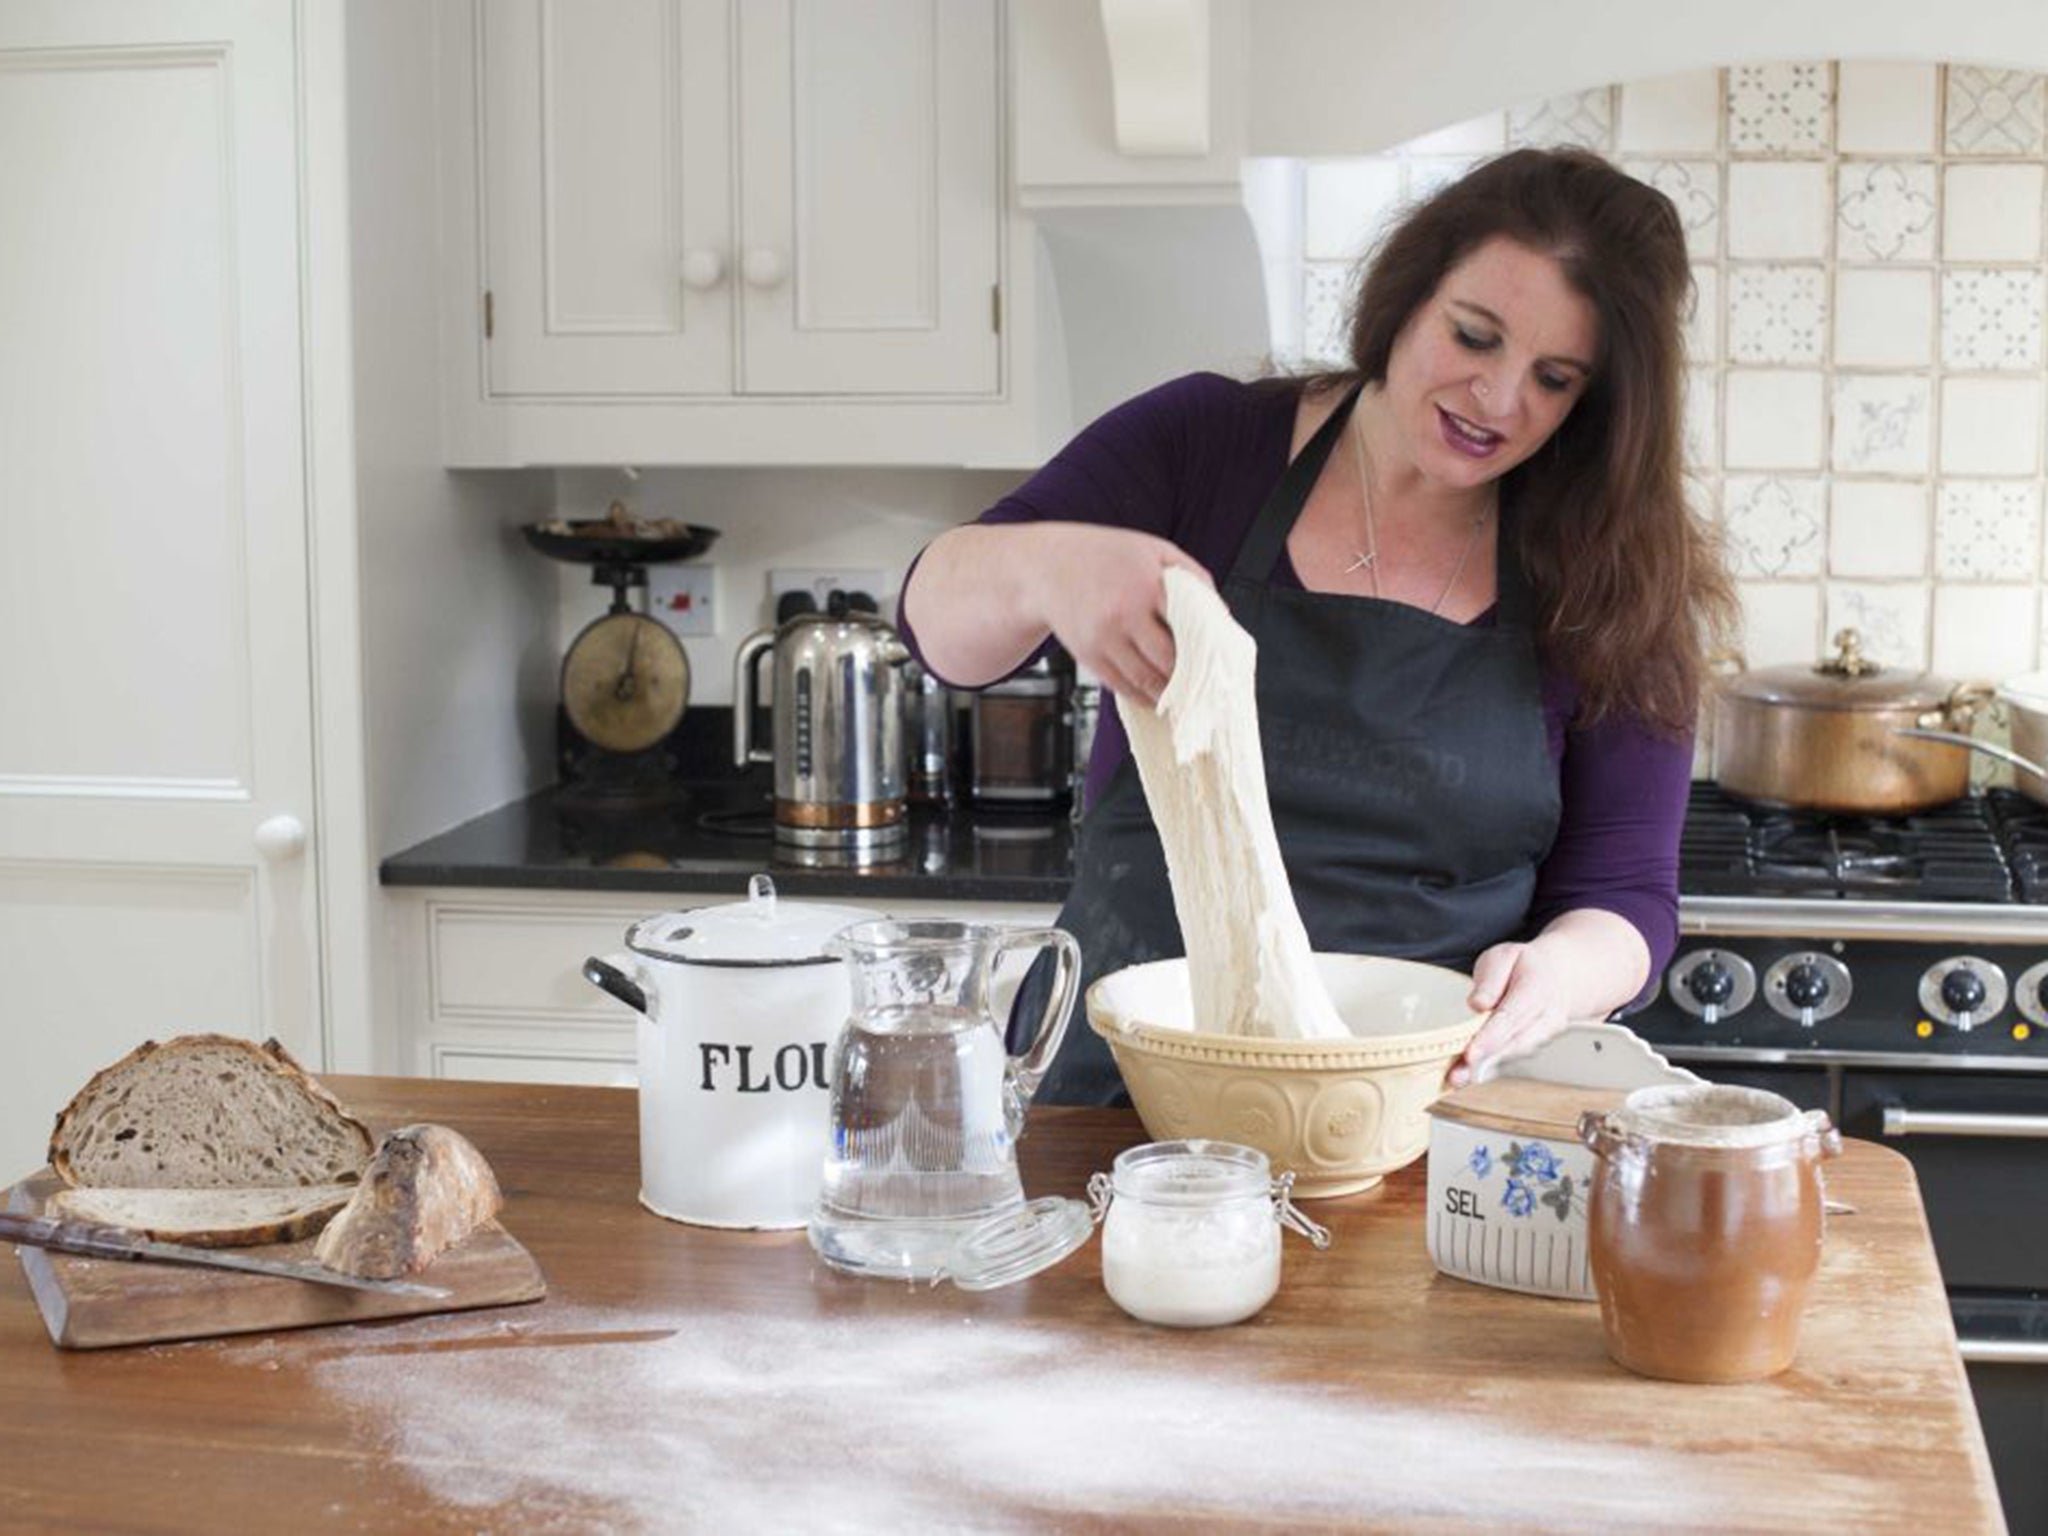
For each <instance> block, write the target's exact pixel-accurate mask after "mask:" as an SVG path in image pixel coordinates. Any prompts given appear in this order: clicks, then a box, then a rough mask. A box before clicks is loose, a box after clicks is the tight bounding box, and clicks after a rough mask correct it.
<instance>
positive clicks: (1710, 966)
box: [1685, 960, 1735, 1008]
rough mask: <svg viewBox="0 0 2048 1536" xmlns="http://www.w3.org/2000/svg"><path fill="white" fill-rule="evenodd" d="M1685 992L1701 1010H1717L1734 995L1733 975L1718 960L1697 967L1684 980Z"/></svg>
mask: <svg viewBox="0 0 2048 1536" xmlns="http://www.w3.org/2000/svg"><path fill="white" fill-rule="evenodd" d="M1685 987H1686V990H1687V991H1688V992H1690V993H1692V995H1693V996H1694V997H1696V998H1698V999H1699V1000H1700V1006H1701V1007H1703V1008H1719V1007H1720V1006H1721V1005H1722V1004H1724V1003H1726V1002H1727V1001H1728V999H1729V998H1731V997H1733V996H1734V995H1735V973H1734V972H1733V971H1731V970H1729V969H1728V967H1727V966H1725V965H1723V964H1722V963H1721V962H1720V961H1718V960H1709V961H1708V962H1707V963H1706V964H1705V965H1702V966H1698V967H1696V968H1695V969H1694V970H1693V973H1692V975H1691V976H1689V977H1687V978H1686V983H1685Z"/></svg>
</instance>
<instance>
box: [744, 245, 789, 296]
mask: <svg viewBox="0 0 2048 1536" xmlns="http://www.w3.org/2000/svg"><path fill="white" fill-rule="evenodd" d="M741 270H742V271H743V272H744V273H745V274H746V279H747V286H748V287H749V288H778V287H780V286H781V285H782V280H783V278H784V277H786V276H787V275H788V268H787V267H785V266H784V265H783V261H782V252H780V251H771V250H769V249H768V248H767V247H765V246H756V247H755V248H754V249H753V250H751V251H749V252H747V256H746V260H745V262H743V263H742V265H741Z"/></svg>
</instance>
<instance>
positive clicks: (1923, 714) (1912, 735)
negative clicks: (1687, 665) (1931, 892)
mask: <svg viewBox="0 0 2048 1536" xmlns="http://www.w3.org/2000/svg"><path fill="white" fill-rule="evenodd" d="M2044 681H2048V679H2044ZM1993 691H1994V690H1993V689H1992V688H1991V687H1990V686H1989V685H1988V684H1984V683H1949V682H1947V681H1945V680H1943V679H1941V678H1937V677H1932V676H1930V675H1928V674H1927V673H1924V672H1903V671H1900V670H1898V669H1896V668H1888V667H1884V666H1880V665H1879V664H1878V663H1876V662H1874V661H1872V660H1870V659H1869V658H1868V657H1866V656H1864V654H1863V644H1862V639H1861V637H1860V636H1859V635H1858V634H1857V633H1856V631H1855V630H1853V629H1845V630H1843V631H1841V632H1840V633H1839V634H1837V635H1836V636H1835V654H1834V655H1833V656H1830V657H1828V658H1827V659H1825V660H1823V661H1821V662H1818V663H1816V664H1814V665H1811V666H1797V665H1794V666H1783V667H1765V668H1762V669H1760V670H1757V671H1753V672H1742V673H1739V674H1737V675H1736V676H1734V677H1732V678H1729V679H1728V680H1726V681H1725V682H1724V683H1723V684H1722V685H1721V688H1720V690H1719V692H1718V694H1717V696H1716V699H1715V706H1714V777H1715V779H1716V780H1718V781H1719V783H1720V785H1721V787H1722V788H1723V789H1725V790H1727V791H1728V792H1729V793H1730V794H1734V795H1740V796H1742V797H1743V798H1744V799H1749V800H1759V801H1765V802H1768V803H1770V804H1774V805H1784V806H1792V807H1796V808H1799V809H1802V810H1819V811H1831V812H1835V813H1837V814H1843V815H1856V816H1902V815H1907V814H1909V813H1911V812H1914V811H1919V810H1924V809H1926V808H1927V807H1929V806H1933V805H1941V804H1943V803H1944V802H1946V801H1950V800H1954V799H1957V798H1958V797H1960V796H1961V795H1963V794H1965V793H1967V792H1968V790H1969V787H1970V750H1969V749H1972V748H1981V747H1982V746H1983V744H1982V743H1978V742H1975V741H1973V740H1971V739H1970V738H1969V736H1968V734H1967V733H1968V731H1969V729H1970V726H1971V724H1972V722H1973V721H1974V720H1975V719H1976V716H1977V713H1978V711H1979V710H1980V709H1981V708H1982V707H1983V706H1984V705H1985V704H1986V703H1987V702H1988V701H1989V700H1990V698H1991V697H1992V694H1993ZM2041 704H2042V707H2043V709H2044V711H2048V694H2044V696H2043V698H2042V700H2041ZM2044 723H2048V714H2044ZM2044 745H2048V742H2044ZM1994 755H1995V754H1994ZM2042 792H2043V794H2044V795H2048V781H2043V785H2042Z"/></svg>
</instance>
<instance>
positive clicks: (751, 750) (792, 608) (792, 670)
mask: <svg viewBox="0 0 2048 1536" xmlns="http://www.w3.org/2000/svg"><path fill="white" fill-rule="evenodd" d="M777 617H778V618H779V620H780V622H779V623H778V624H777V625H776V627H775V628H774V629H772V630H766V629H764V630H760V631H758V632H756V633H755V634H752V635H749V636H748V637H747V638H746V639H745V640H744V641H742V642H741V644H740V648H739V652H738V654H737V656H735V658H734V661H733V761H734V763H735V764H736V765H738V766H740V767H745V766H747V765H748V764H749V763H772V764H774V767H775V812H774V820H775V841H776V842H777V844H778V845H780V846H781V847H783V848H785V849H788V850H791V851H792V852H793V853H796V854H798V855H799V856H800V857H801V856H816V857H822V858H827V859H829V860H830V861H832V862H841V861H844V862H850V863H863V862H868V861H871V860H882V859H888V858H893V857H895V856H896V855H897V854H899V853H900V852H901V851H902V848H903V845H904V843H905V842H906V840H907V839H908V836H909V820H908V807H907V803H906V795H905V773H904V748H903V715H904V677H903V667H904V663H906V662H907V661H909V660H910V652H909V650H908V648H907V647H905V645H904V644H903V642H902V640H900V639H899V638H898V637H897V634H896V631H895V630H893V629H891V628H890V627H889V625H888V624H887V623H885V622H884V621H883V619H882V617H881V615H880V614H879V613H878V612H877V611H876V610H875V605H874V603H873V601H872V599H866V598H865V597H864V594H861V593H846V592H836V591H835V592H833V593H831V594H830V595H829V596H828V597H827V599H826V605H825V608H824V610H823V611H822V612H820V611H819V610H818V609H816V608H815V607H814V606H813V605H812V603H811V601H810V599H809V598H807V597H804V596H802V595H801V594H791V595H790V596H788V597H785V599H784V605H783V607H782V608H781V609H780V610H778V613H777ZM771 654H772V659H773V663H774V665H773V669H772V670H773V673H774V684H773V688H774V699H773V704H772V710H773V724H772V738H771V740H772V745H771V746H769V747H759V746H756V745H755V744H754V740H753V734H754V732H753V727H754V715H755V712H756V711H757V710H758V709H759V708H760V707H761V705H760V678H761V666H760V663H761V661H762V660H763V658H765V657H769V656H771Z"/></svg>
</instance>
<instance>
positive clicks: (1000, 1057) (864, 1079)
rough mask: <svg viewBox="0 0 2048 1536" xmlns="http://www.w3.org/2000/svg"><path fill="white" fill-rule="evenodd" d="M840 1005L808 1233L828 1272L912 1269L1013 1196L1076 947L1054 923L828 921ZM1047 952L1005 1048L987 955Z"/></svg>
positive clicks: (1070, 992) (1066, 1007)
mask: <svg viewBox="0 0 2048 1536" xmlns="http://www.w3.org/2000/svg"><path fill="white" fill-rule="evenodd" d="M826 947H827V949H828V951H830V952H831V953H834V954H837V955H840V956H843V957H844V958H845V959H846V961H847V962H848V964H847V971H848V974H849V976H850V977H851V980H852V983H853V1012H852V1015H851V1016H850V1017H849V1018H848V1019H847V1021H846V1028H845V1029H844V1030H843V1031H841V1033H840V1036H839V1041H838V1045H837V1047H836V1048H835V1052H834V1056H833V1064H832V1110H831V1114H832V1134H831V1140H830V1143H829V1146H828V1149H827V1151H826V1154H825V1182H824V1187H823V1189H822V1190H821V1191H820V1193H819V1196H818V1204H817V1207H816V1209H815V1210H814V1211H813V1212H812V1215H811V1222H810V1236H811V1246H812V1247H813V1248H815V1249H817V1251H818V1255H819V1257H820V1258H822V1259H824V1260H825V1262H826V1263H828V1264H830V1265H832V1266H833V1267H834V1268H837V1269H844V1270H849V1271H852V1272H853V1273H855V1274H863V1275H891V1276H895V1277H898V1278H901V1279H910V1280H918V1279H928V1278H930V1277H931V1276H933V1275H936V1274H938V1273H939V1272H940V1271H941V1270H942V1269H943V1268H944V1267H945V1263H946V1258H947V1255H948V1254H949V1253H950V1252H951V1250H952V1247H953V1244H954V1243H955V1242H957V1241H958V1240H959V1239H960V1238H961V1237H962V1236H964V1235H965V1234H966V1233H968V1232H970V1231H972V1230H973V1229H974V1228H975V1227H976V1226H978V1225H979V1224H980V1223H982V1222H984V1221H986V1220H988V1218H990V1217H991V1216H997V1215H1001V1214H1003V1213H1004V1212H1006V1211H1010V1210H1014V1209H1016V1208H1017V1207H1019V1206H1021V1205H1022V1204H1023V1203H1024V1189H1023V1185H1022V1183H1021V1182H1020V1180H1019V1179H1018V1177H1017V1138H1018V1136H1019V1135H1021V1134H1022V1133H1023V1129H1024V1111H1025V1106H1026V1105H1028V1104H1029V1103H1030V1101H1031V1095H1032V1094H1033V1093H1035V1092H1036V1091H1037V1089H1038V1084H1039V1082H1040V1080H1041V1079H1042V1078H1043V1077H1044V1076H1045V1071H1046V1068H1047V1067H1049V1066H1050V1065H1051V1064H1052V1059H1053V1054H1054V1053H1055V1052H1056V1051H1058V1050H1059V1047H1060V1040H1061V1038H1062V1037H1063V1036H1064V1035H1065V1034H1066V1029H1067V1016H1068V1015H1069V1014H1070V1013H1071V1012H1072V1011H1073V1007H1074V993H1075V991H1076V983H1077V981H1078V979H1079V976H1080V969H1081V949H1080V946H1079V945H1078V944H1076V943H1075V942H1074V938H1073V935H1071V934H1068V933H1063V932H1061V931H1060V930H1059V929H1057V928H1033V929H1013V928H992V927H987V926H984V925H982V924H979V923H948V922H908V923H899V922H891V921H876V922H865V923H855V924H854V925H853V926H852V927H850V928H845V929H842V930H841V931H840V932H839V933H838V934H837V935H835V936H834V937H833V939H832V940H831V941H830V943H829V944H828V945H827V946H826ZM1038 948H1050V949H1051V950H1052V951H1053V953H1054V955H1055V957H1056V966H1055V971H1054V976H1053V984H1052V987H1051V992H1050V996H1049V999H1048V1001H1047V1003H1046V1008H1045V1013H1044V1016H1043V1017H1041V1018H1040V1019H1039V1021H1038V1027H1037V1030H1036V1032H1035V1034H1034V1035H1033V1037H1032V1041H1031V1046H1030V1049H1029V1050H1027V1051H1026V1052H1025V1053H1024V1054H1023V1055H1022V1056H1011V1055H1009V1054H1008V1053H1007V1052H1006V1051H1005V1049H1004V1046H1003V1032H1002V1029H1001V1027H1000V1026H999V1024H998V1023H997V1021H996V1017H995V1015H994V1013H993V1012H992V1011H991V1009H990V1004H989V995H988V994H989V984H990V979H991V976H992V973H993V972H994V969H995V966H996V962H997V961H998V960H999V959H1000V958H1001V957H1002V956H1003V955H1005V954H1007V953H1010V952H1012V951H1015V950H1021V949H1038Z"/></svg>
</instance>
